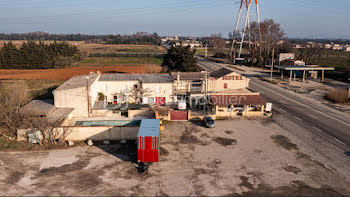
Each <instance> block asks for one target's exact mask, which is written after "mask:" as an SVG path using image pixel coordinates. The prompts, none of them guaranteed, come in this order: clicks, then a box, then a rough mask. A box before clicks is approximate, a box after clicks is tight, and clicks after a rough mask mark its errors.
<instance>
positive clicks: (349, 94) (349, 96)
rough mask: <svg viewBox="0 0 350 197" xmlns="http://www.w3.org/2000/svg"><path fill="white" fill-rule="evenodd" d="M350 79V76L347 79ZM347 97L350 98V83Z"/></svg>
mask: <svg viewBox="0 0 350 197" xmlns="http://www.w3.org/2000/svg"><path fill="white" fill-rule="evenodd" d="M348 81H350V78H349V79H348ZM348 98H349V99H350V84H349V93H348Z"/></svg>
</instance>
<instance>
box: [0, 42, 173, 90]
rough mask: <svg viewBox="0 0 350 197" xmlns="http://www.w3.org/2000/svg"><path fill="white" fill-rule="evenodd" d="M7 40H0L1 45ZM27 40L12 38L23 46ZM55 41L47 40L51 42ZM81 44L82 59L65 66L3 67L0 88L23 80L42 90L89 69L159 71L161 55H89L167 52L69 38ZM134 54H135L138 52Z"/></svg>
mask: <svg viewBox="0 0 350 197" xmlns="http://www.w3.org/2000/svg"><path fill="white" fill-rule="evenodd" d="M4 42H7V41H0V47H2V45H3V44H4ZM23 42H25V41H12V43H13V44H15V45H16V47H20V46H21V45H22V43H23ZM51 42H53V41H45V43H51ZM68 43H69V44H71V45H75V46H77V47H78V49H79V50H80V52H81V53H82V55H83V59H82V60H81V61H80V62H76V63H74V64H73V65H72V66H70V67H66V68H62V69H31V70H24V69H23V70H16V69H0V84H2V85H0V92H3V93H4V91H5V90H4V88H5V87H7V86H9V85H10V84H13V83H17V82H24V83H26V84H27V85H28V87H29V88H32V89H33V87H35V90H34V89H33V90H32V92H36V91H43V90H47V89H48V88H51V87H53V86H58V85H60V84H62V83H63V82H64V81H65V80H68V79H69V78H71V77H73V76H76V75H85V74H89V73H90V72H95V73H96V72H97V71H100V72H102V73H158V72H160V71H161V69H162V68H161V66H160V65H161V63H162V61H163V59H162V58H156V57H89V55H90V54H91V53H99V54H107V53H114V54H121V55H130V56H134V55H135V54H136V55H137V54H164V53H166V49H165V48H163V47H160V46H156V45H125V44H122V45H113V44H97V43H85V42H82V41H69V42H68ZM136 55H135V56H136Z"/></svg>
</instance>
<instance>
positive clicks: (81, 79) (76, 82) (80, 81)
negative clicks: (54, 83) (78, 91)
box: [54, 74, 98, 92]
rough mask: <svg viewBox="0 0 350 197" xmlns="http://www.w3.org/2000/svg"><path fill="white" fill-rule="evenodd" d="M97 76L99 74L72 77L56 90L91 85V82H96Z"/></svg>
mask: <svg viewBox="0 0 350 197" xmlns="http://www.w3.org/2000/svg"><path fill="white" fill-rule="evenodd" d="M87 77H89V78H87ZM97 77H98V74H90V75H80V76H75V77H72V78H70V79H69V80H68V81H66V82H64V83H63V84H62V85H61V86H60V87H58V88H56V89H55V90H54V92H55V91H61V90H70V89H75V88H81V87H86V86H87V85H88V86H89V87H90V86H91V84H93V83H94V82H95V80H96V79H97Z"/></svg>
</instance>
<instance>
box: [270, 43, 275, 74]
mask: <svg viewBox="0 0 350 197" xmlns="http://www.w3.org/2000/svg"><path fill="white" fill-rule="evenodd" d="M274 62H275V48H273V49H272V63H271V81H272V77H273V66H274V65H273V64H274Z"/></svg>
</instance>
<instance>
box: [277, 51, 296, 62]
mask: <svg viewBox="0 0 350 197" xmlns="http://www.w3.org/2000/svg"><path fill="white" fill-rule="evenodd" d="M294 59H295V55H294V53H280V54H279V56H278V61H279V62H282V61H285V60H294Z"/></svg>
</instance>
